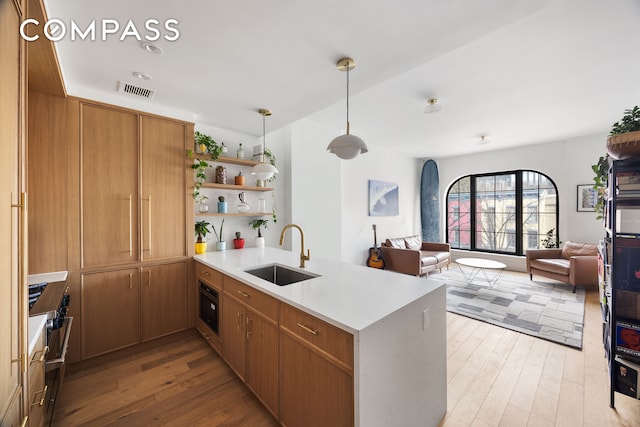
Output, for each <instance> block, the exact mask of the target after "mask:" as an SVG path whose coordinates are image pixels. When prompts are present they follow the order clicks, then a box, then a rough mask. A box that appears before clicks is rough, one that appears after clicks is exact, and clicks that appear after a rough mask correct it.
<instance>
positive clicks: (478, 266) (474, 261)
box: [455, 258, 507, 288]
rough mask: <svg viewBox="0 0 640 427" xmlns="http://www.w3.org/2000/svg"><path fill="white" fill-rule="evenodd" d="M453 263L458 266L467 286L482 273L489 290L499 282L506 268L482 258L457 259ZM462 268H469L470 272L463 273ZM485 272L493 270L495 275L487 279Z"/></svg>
mask: <svg viewBox="0 0 640 427" xmlns="http://www.w3.org/2000/svg"><path fill="white" fill-rule="evenodd" d="M455 262H456V263H457V264H458V267H459V268H460V271H461V272H462V275H463V276H464V279H465V280H466V281H467V283H468V284H471V282H473V280H474V279H475V278H476V276H477V275H478V273H482V276H483V277H484V279H485V280H486V281H487V282H488V283H489V287H490V288H492V287H493V286H494V285H495V284H496V282H498V280H500V277H501V276H502V272H503V271H504V270H505V268H507V265H506V264H503V263H501V262H498V261H493V260H490V259H484V258H458V259H457V260H455ZM462 266H465V267H469V268H470V269H471V271H465V269H463V268H462ZM487 270H494V271H495V273H494V274H493V276H491V277H489V275H488V274H487Z"/></svg>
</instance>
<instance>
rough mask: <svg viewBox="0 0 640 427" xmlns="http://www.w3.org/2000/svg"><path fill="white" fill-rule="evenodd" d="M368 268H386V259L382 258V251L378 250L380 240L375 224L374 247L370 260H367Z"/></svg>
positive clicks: (371, 250)
mask: <svg viewBox="0 0 640 427" xmlns="http://www.w3.org/2000/svg"><path fill="white" fill-rule="evenodd" d="M367 267H371V268H384V259H383V258H382V249H380V248H378V239H377V237H376V225H375V224H373V247H372V248H369V258H368V259H367Z"/></svg>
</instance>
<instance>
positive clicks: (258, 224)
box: [249, 219, 269, 248]
mask: <svg viewBox="0 0 640 427" xmlns="http://www.w3.org/2000/svg"><path fill="white" fill-rule="evenodd" d="M268 224H269V220H268V219H254V220H251V221H250V222H249V225H251V227H252V228H253V229H254V230H258V237H256V240H255V244H256V247H258V248H261V247H263V246H264V237H262V227H264V228H265V229H266V228H267V225H268Z"/></svg>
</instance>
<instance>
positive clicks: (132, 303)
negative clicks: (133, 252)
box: [80, 268, 140, 359]
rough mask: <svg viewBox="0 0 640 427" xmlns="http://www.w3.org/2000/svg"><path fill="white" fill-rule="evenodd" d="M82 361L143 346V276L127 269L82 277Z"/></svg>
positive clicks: (135, 270) (137, 271)
mask: <svg viewBox="0 0 640 427" xmlns="http://www.w3.org/2000/svg"><path fill="white" fill-rule="evenodd" d="M80 286H81V308H80V309H81V311H82V325H81V329H82V331H81V335H82V357H83V359H86V358H89V357H93V356H97V355H99V354H103V353H107V352H109V351H113V350H117V349H119V348H123V347H127V346H130V345H133V344H137V343H139V342H140V273H139V270H138V269H137V268H128V269H123V270H116V271H107V272H101V273H88V274H83V275H82V277H81V285H80Z"/></svg>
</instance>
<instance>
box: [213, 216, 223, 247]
mask: <svg viewBox="0 0 640 427" xmlns="http://www.w3.org/2000/svg"><path fill="white" fill-rule="evenodd" d="M223 227H224V218H222V222H221V223H220V230H219V231H218V230H216V226H215V225H211V228H213V234H215V235H216V240H217V242H216V250H218V251H224V250H225V249H226V248H227V242H225V241H224V239H223V236H222V228H223Z"/></svg>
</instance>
